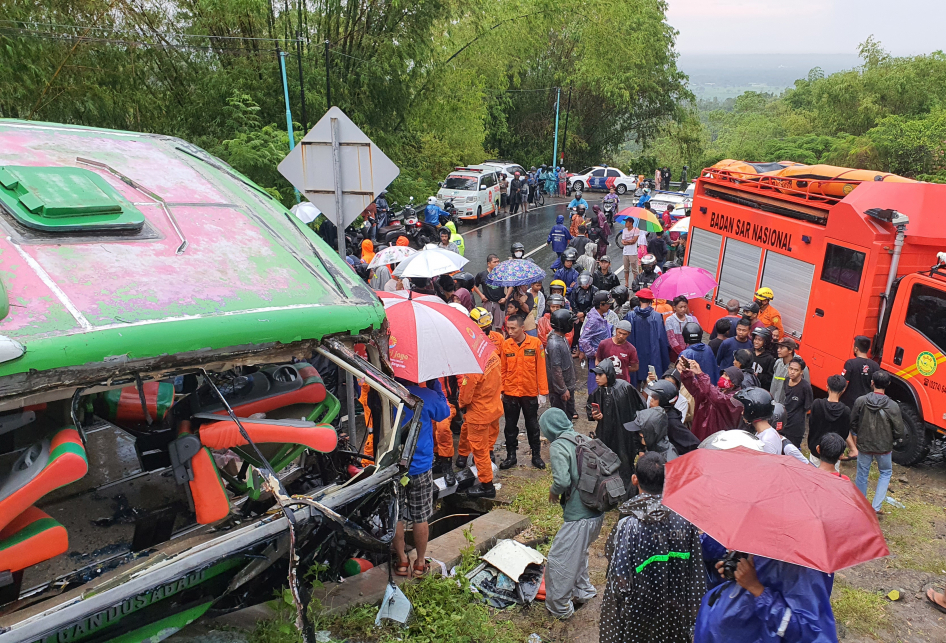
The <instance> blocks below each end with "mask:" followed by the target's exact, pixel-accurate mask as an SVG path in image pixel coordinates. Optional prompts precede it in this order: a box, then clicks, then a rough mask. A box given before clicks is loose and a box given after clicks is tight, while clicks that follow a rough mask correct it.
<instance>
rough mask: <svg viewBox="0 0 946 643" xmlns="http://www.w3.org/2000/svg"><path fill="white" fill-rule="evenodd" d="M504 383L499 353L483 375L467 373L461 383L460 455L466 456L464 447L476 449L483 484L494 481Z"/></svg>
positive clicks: (479, 475) (490, 360) (494, 355)
mask: <svg viewBox="0 0 946 643" xmlns="http://www.w3.org/2000/svg"><path fill="white" fill-rule="evenodd" d="M502 385H503V374H502V360H501V359H500V357H499V353H493V354H492V355H490V357H489V359H488V360H487V362H486V367H485V368H484V369H483V373H482V374H480V373H474V374H471V375H465V376H463V380H462V382H461V383H460V396H459V402H458V404H459V405H460V408H461V409H463V431H462V433H461V437H460V455H461V456H462V455H463V447H464V446H467V447H468V449H469V450H471V451H472V452H473V462H475V463H476V473H477V477H478V478H479V480H480V482H482V483H483V484H486V483H488V482H492V481H493V463H492V462H491V461H490V459H489V452H490V450H492V448H493V445H494V444H496V440H497V439H498V438H499V418H500V417H501V416H502V414H503V401H502ZM464 433H465V434H466V439H467V444H466V445H464V441H463V434H464ZM469 450H468V451H467V453H469Z"/></svg>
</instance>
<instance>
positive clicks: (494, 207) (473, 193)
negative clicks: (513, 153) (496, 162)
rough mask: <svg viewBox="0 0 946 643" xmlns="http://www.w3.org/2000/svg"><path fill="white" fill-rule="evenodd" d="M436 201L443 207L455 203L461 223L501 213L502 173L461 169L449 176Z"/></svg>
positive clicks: (487, 168)
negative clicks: (500, 188)
mask: <svg viewBox="0 0 946 643" xmlns="http://www.w3.org/2000/svg"><path fill="white" fill-rule="evenodd" d="M437 201H438V202H439V205H440V207H443V206H444V204H445V203H446V202H447V201H452V202H453V206H454V207H455V208H456V209H457V218H458V219H459V220H460V221H466V220H473V221H475V220H477V219H479V218H480V217H481V216H483V215H484V214H496V213H498V212H499V172H498V171H497V169H496V168H495V167H493V166H490V165H470V166H468V167H458V168H456V169H454V170H453V172H451V173H450V174H448V175H447V178H446V179H444V181H443V183H441V184H440V190H438V191H437Z"/></svg>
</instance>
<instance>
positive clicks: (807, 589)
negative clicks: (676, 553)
mask: <svg viewBox="0 0 946 643" xmlns="http://www.w3.org/2000/svg"><path fill="white" fill-rule="evenodd" d="M702 547H703V559H704V560H706V561H710V560H718V561H719V562H717V563H716V565H715V567H716V570H717V572H719V574H720V576H722V573H721V571H720V570H721V568H722V565H723V563H722V559H723V558H724V557H725V555H726V549H725V548H724V547H723V546H722V545H720V544H719V543H718V542H716V541H715V540H713V539H712V538H710V537H709V536H708V535H707V534H703V536H702ZM734 576H735V580H727V581H724V582H722V583H719V584H718V585H716V586H715V587H713V588H712V589H711V590H710V591H709V592H707V593H706V595H705V596H703V600H702V603H701V605H700V611H699V613H698V614H697V616H696V627H695V629H694V635H693V643H724V642H725V643H757V642H760V643H761V642H763V641H764V642H768V641H771V642H772V643H775V642H778V643H837V640H838V633H837V625H836V624H835V621H834V612H833V611H832V610H831V589H832V587H833V586H834V574H826V573H824V572H819V571H818V570H816V569H809V568H807V567H802V566H800V565H793V564H792V563H784V562H782V561H779V560H773V559H771V558H763V557H762V556H749V557H748V558H743V559H742V560H740V561H739V565H738V567H736V571H735V574H734ZM602 613H603V608H602Z"/></svg>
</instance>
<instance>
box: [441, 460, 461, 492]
mask: <svg viewBox="0 0 946 643" xmlns="http://www.w3.org/2000/svg"><path fill="white" fill-rule="evenodd" d="M441 471H442V472H443V481H444V482H445V483H447V486H448V487H452V486H453V485H455V484H456V483H457V477H456V476H455V475H454V474H453V458H447V457H445V458H444V459H443V462H442V464H441Z"/></svg>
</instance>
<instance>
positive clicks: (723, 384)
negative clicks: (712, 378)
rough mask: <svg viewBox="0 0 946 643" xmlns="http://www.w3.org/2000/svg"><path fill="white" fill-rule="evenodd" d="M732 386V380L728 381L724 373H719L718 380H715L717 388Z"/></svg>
mask: <svg viewBox="0 0 946 643" xmlns="http://www.w3.org/2000/svg"><path fill="white" fill-rule="evenodd" d="M730 386H732V382H730V381H729V378H728V377H727V376H726V375H720V376H719V381H718V382H716V387H717V388H729V387H730Z"/></svg>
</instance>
